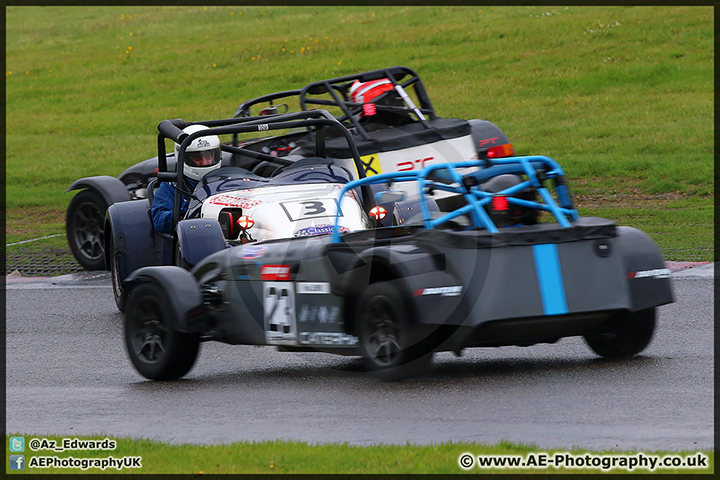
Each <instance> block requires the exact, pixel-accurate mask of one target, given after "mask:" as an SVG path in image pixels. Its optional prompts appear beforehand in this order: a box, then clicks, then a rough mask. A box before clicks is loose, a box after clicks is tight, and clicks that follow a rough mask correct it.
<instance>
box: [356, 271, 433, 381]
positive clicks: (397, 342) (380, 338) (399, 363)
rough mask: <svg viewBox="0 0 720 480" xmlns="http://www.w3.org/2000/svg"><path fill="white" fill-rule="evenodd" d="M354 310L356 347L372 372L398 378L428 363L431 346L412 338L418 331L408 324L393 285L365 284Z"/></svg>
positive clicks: (428, 364) (412, 372) (387, 377)
mask: <svg viewBox="0 0 720 480" xmlns="http://www.w3.org/2000/svg"><path fill="white" fill-rule="evenodd" d="M357 311H358V314H357V315H358V317H357V325H358V328H359V334H360V350H361V352H362V356H363V359H364V360H365V363H366V365H367V367H368V369H369V370H370V371H371V372H372V373H373V375H375V376H376V377H377V378H379V379H381V380H388V381H393V380H401V379H404V378H408V377H412V376H415V375H417V374H419V373H422V372H423V371H424V370H426V369H427V368H428V367H429V366H430V363H431V362H432V350H431V349H428V348H427V346H426V343H425V342H422V341H417V339H415V338H414V337H416V336H418V335H416V334H417V333H418V331H417V329H414V328H413V325H411V324H410V319H409V316H408V309H407V306H406V303H405V302H404V301H403V297H402V294H401V292H400V290H399V289H398V288H397V287H396V286H395V285H393V284H392V283H390V282H379V283H373V284H372V285H369V286H368V287H367V288H366V289H365V291H364V292H363V294H362V295H361V297H360V300H359V302H358V310H357ZM420 340H422V339H420Z"/></svg>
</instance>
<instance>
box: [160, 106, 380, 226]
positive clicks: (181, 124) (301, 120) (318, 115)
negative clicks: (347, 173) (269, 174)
mask: <svg viewBox="0 0 720 480" xmlns="http://www.w3.org/2000/svg"><path fill="white" fill-rule="evenodd" d="M190 125H204V126H206V127H208V130H202V131H199V132H195V133H192V134H187V133H185V132H183V129H184V128H186V127H188V126H190ZM329 127H340V128H336V129H335V130H334V131H339V132H340V133H341V134H342V136H343V137H345V140H346V141H347V143H348V146H349V147H350V152H351V154H352V160H353V163H354V165H355V169H356V170H357V173H358V177H359V178H365V170H364V168H363V166H362V162H361V160H360V154H359V152H358V149H357V146H356V145H355V142H354V141H353V138H352V134H351V133H350V132H349V131H348V130H347V129H346V128H345V127H344V126H343V125H342V123H340V122H339V121H338V119H336V118H335V117H334V116H333V115H331V114H330V113H329V112H328V111H326V110H308V111H303V112H292V113H284V114H278V115H263V116H260V117H242V118H228V119H221V120H204V121H199V122H185V121H184V120H182V119H180V118H176V119H172V120H163V121H162V122H160V124H159V125H158V132H159V133H158V175H157V179H158V181H161V182H173V181H174V182H176V185H182V184H183V169H182V165H183V164H184V161H185V150H186V149H187V147H188V146H189V145H190V143H192V141H193V140H195V139H196V138H198V137H204V136H207V135H226V134H233V138H234V139H236V138H237V134H239V133H249V132H267V131H272V130H285V129H295V128H306V129H307V131H308V133H309V134H311V136H314V138H315V156H317V157H322V158H327V156H326V153H325V133H324V130H325V129H326V128H329ZM165 139H170V140H172V141H173V142H175V143H177V144H179V145H180V148H179V149H178V154H177V158H176V159H175V161H176V168H175V172H169V171H168V168H167V156H166V153H165ZM233 143H235V142H233ZM221 149H222V150H223V151H226V152H230V153H235V154H239V155H245V156H248V157H250V158H255V159H259V160H264V161H268V162H273V163H277V164H280V165H282V166H287V165H290V164H292V163H294V162H293V161H291V160H287V159H285V158H282V157H274V156H272V155H268V154H265V153H261V152H255V151H252V150H250V149H247V148H243V147H242V146H238V145H235V144H232V145H230V144H224V143H223V144H221ZM173 173H174V176H173ZM361 192H362V199H363V208H364V209H365V211H368V210H369V209H371V208H372V207H374V206H375V202H374V198H373V195H372V191H371V190H370V187H362V188H361ZM181 202H182V193H181V191H180V190H179V189H177V188H176V189H175V199H174V203H173V220H172V228H173V230H174V229H175V226H176V225H177V223H178V222H179V221H180V207H181Z"/></svg>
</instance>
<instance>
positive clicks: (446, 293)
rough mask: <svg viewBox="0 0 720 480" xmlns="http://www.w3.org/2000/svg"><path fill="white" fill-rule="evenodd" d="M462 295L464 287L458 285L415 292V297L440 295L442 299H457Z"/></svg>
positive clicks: (420, 289)
mask: <svg viewBox="0 0 720 480" xmlns="http://www.w3.org/2000/svg"><path fill="white" fill-rule="evenodd" d="M461 293H462V286H461V285H456V286H453V287H432V288H418V289H417V290H415V296H416V297H419V296H423V295H440V296H442V297H457V296H459V295H460V294H461Z"/></svg>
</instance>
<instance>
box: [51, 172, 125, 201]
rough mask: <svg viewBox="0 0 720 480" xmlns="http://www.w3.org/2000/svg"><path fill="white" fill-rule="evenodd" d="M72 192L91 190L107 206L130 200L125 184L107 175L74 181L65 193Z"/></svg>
mask: <svg viewBox="0 0 720 480" xmlns="http://www.w3.org/2000/svg"><path fill="white" fill-rule="evenodd" d="M73 190H91V191H93V192H95V193H97V194H98V195H100V197H102V199H103V200H104V201H105V203H106V204H107V205H108V206H110V205H112V204H114V203H120V202H127V201H129V200H132V197H131V196H130V192H128V189H127V187H126V186H125V184H124V183H122V182H121V181H120V180H118V179H117V178H115V177H111V176H109V175H100V176H97V177H85V178H81V179H78V180H75V181H74V182H73V183H72V184H71V185H70V186H69V187H68V188H67V190H65V191H66V192H71V191H73Z"/></svg>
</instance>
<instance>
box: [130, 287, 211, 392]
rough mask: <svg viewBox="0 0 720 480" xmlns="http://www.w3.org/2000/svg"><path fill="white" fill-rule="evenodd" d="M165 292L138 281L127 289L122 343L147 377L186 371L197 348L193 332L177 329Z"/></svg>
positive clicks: (176, 375)
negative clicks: (123, 340) (128, 293)
mask: <svg viewBox="0 0 720 480" xmlns="http://www.w3.org/2000/svg"><path fill="white" fill-rule="evenodd" d="M172 316H173V310H172V307H171V306H170V299H169V298H168V295H167V294H166V293H165V291H164V290H163V289H162V288H161V287H160V286H158V285H156V284H154V283H142V284H140V285H138V286H137V287H135V288H134V289H133V290H132V291H131V292H130V297H129V298H128V302H127V309H126V312H125V346H126V348H127V351H128V355H129V356H130V360H131V361H132V363H133V365H135V368H136V369H137V371H138V372H140V374H141V375H142V376H144V377H146V378H149V379H151V380H174V379H177V378H180V377H182V376H183V375H185V374H186V373H187V372H189V371H190V369H191V368H192V366H193V365H194V364H195V360H196V359H197V356H198V352H199V350H200V339H199V337H198V335H196V334H189V333H182V332H178V331H177V330H175V329H174V328H173V325H172Z"/></svg>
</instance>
